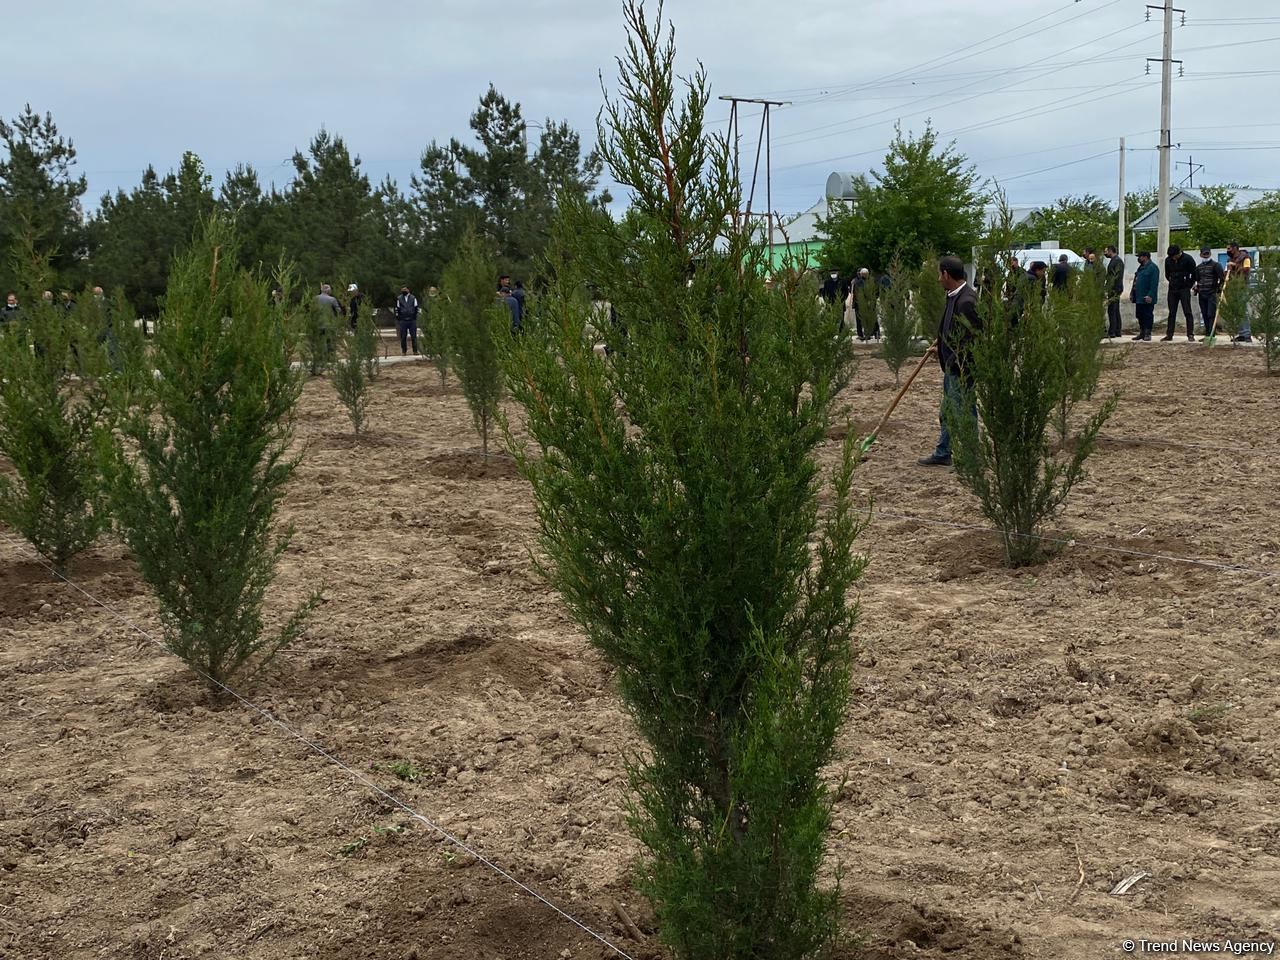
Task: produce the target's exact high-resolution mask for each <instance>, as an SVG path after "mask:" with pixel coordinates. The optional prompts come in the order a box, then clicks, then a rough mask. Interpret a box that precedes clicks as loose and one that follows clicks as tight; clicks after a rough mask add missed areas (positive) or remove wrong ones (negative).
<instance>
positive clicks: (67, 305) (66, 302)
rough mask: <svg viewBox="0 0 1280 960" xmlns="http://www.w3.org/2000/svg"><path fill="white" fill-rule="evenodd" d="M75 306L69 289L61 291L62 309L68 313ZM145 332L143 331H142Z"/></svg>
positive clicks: (74, 300) (74, 299)
mask: <svg viewBox="0 0 1280 960" xmlns="http://www.w3.org/2000/svg"><path fill="white" fill-rule="evenodd" d="M75 308H76V298H75V297H73V296H72V295H71V291H70V290H63V291H62V309H63V310H65V311H66V312H67V313H70V312H71V311H72V310H74V309H75ZM143 332H144V333H145V331H143Z"/></svg>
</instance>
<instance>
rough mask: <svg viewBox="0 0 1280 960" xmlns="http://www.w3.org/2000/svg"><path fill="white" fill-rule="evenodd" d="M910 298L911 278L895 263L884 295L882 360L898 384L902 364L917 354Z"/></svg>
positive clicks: (881, 340)
mask: <svg viewBox="0 0 1280 960" xmlns="http://www.w3.org/2000/svg"><path fill="white" fill-rule="evenodd" d="M934 284H935V285H937V278H936V277H935V278H934ZM910 298H911V284H910V278H909V277H908V276H907V274H906V273H904V272H903V270H902V268H901V266H900V265H899V264H898V262H897V261H896V260H895V261H894V263H893V265H892V266H891V267H890V268H889V285H888V286H887V287H886V288H885V289H884V291H883V292H882V293H881V294H880V338H881V339H880V357H881V358H882V359H883V360H884V362H885V363H886V364H888V366H889V369H890V370H892V371H893V382H894V383H895V384H896V383H898V382H900V380H901V377H902V365H903V364H904V363H906V362H907V360H908V359H909V358H910V357H911V356H912V354H914V353H915V330H916V324H915V319H914V318H913V317H912V315H911V304H910Z"/></svg>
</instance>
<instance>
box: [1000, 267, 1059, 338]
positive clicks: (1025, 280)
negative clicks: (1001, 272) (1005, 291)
mask: <svg viewBox="0 0 1280 960" xmlns="http://www.w3.org/2000/svg"><path fill="white" fill-rule="evenodd" d="M1048 271H1049V265H1048V264H1047V263H1045V262H1044V261H1043V260H1032V261H1031V263H1029V264H1028V265H1027V272H1026V273H1023V272H1022V267H1021V266H1019V267H1018V273H1017V274H1013V275H1011V276H1010V279H1009V283H1010V284H1012V285H1013V293H1012V295H1011V296H1010V298H1009V322H1010V323H1013V324H1015V325H1016V324H1017V322H1018V321H1019V320H1021V319H1022V311H1023V310H1025V309H1026V307H1027V296H1028V294H1034V292H1035V291H1039V293H1040V302H1041V303H1044V301H1045V299H1046V298H1047V297H1048V296H1049V285H1048V282H1047V281H1046V279H1045V278H1046V276H1047V275H1048ZM1008 285H1009V284H1006V287H1007V286H1008Z"/></svg>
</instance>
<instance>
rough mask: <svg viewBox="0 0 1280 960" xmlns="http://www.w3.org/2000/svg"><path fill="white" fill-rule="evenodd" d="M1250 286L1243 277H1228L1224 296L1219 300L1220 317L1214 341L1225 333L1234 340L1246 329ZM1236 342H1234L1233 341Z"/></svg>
mask: <svg viewBox="0 0 1280 960" xmlns="http://www.w3.org/2000/svg"><path fill="white" fill-rule="evenodd" d="M1249 293H1250V290H1249V285H1248V284H1247V283H1246V282H1245V280H1244V278H1243V277H1228V278H1227V283H1226V286H1224V287H1223V288H1222V295H1221V296H1220V297H1219V298H1218V316H1217V319H1216V320H1215V322H1214V325H1213V330H1214V339H1215V340H1216V339H1217V335H1218V334H1222V333H1225V334H1226V335H1227V336H1228V338H1234V337H1235V336H1236V334H1238V333H1239V332H1240V331H1241V330H1242V329H1243V328H1244V319H1245V317H1246V316H1247V314H1248V310H1249ZM1233 342H1234V340H1233Z"/></svg>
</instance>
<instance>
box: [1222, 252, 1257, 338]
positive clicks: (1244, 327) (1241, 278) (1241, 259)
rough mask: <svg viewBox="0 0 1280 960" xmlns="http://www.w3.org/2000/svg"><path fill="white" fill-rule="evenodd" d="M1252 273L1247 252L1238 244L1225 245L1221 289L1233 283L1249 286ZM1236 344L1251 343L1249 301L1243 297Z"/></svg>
mask: <svg viewBox="0 0 1280 960" xmlns="http://www.w3.org/2000/svg"><path fill="white" fill-rule="evenodd" d="M1252 273H1253V261H1252V260H1251V259H1250V258H1249V251H1247V250H1241V249H1240V244H1238V243H1229V244H1227V276H1226V279H1225V280H1223V281H1222V286H1223V289H1226V286H1227V284H1229V283H1232V282H1235V283H1242V284H1244V285H1245V287H1248V286H1249V283H1250V280H1251V274H1252ZM1235 342H1236V343H1253V332H1252V330H1250V328H1249V299H1248V297H1245V302H1244V321H1243V322H1242V323H1241V324H1240V332H1239V333H1237V334H1236V336H1235Z"/></svg>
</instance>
